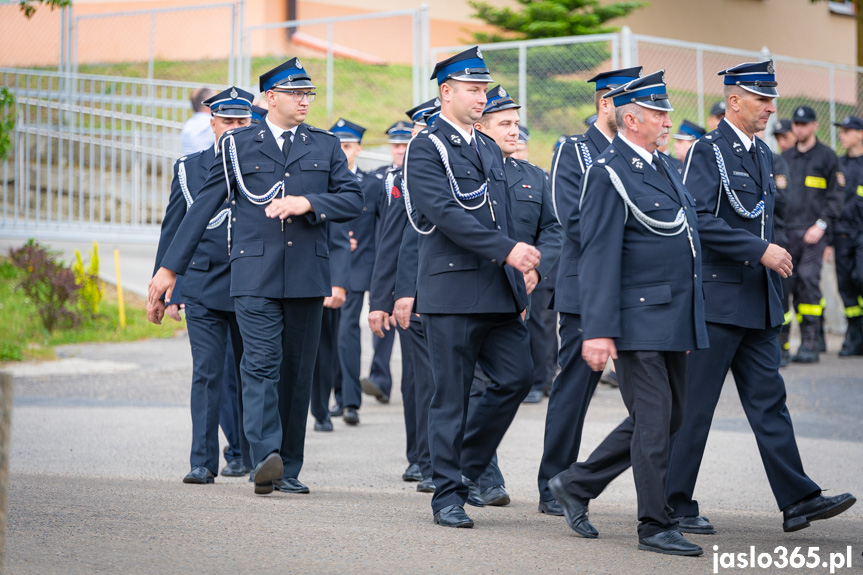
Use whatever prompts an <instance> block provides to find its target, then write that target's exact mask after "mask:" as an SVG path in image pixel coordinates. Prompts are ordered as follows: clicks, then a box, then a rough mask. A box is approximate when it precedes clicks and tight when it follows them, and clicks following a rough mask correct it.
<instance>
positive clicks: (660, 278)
mask: <svg viewBox="0 0 863 575" xmlns="http://www.w3.org/2000/svg"><path fill="white" fill-rule="evenodd" d="M605 97H608V98H614V106H615V108H620V107H621V106H623V105H628V104H634V105H637V106H642V107H644V108H648V112H650V111H651V110H659V111H664V110H670V109H671V106H670V104H669V103H668V99H667V94H666V93H665V83H664V81H663V72H662V71H660V72H656V73H654V74H650V75H648V76H645V77H643V78H639V79H636V80H632V81H631V82H629V83H627V84H625V85H623V86H620V87H618V88H616V89H614V90H611V91H610V92H608V93H607V94H606V95H605ZM642 125H643V124H642ZM619 129H621V130H623V131H622V132H620V133H618V135H617V136H615V138H614V140H613V141H612V143H611V146H610V147H609V148H608V149H606V151H605V152H603V153H602V154H601V155H600V156H599V157H598V158H596V159H595V161H594V163H593V164H592V165H591V167H590V168H589V169H588V170H587V173H586V174H585V176H584V179H585V182H584V187H583V198H582V200H581V206H580V209H581V219H580V229H581V260H580V262H579V274H580V275H579V279H580V283H579V287H580V294H581V304H582V309H581V326H582V329H583V330H584V333H583V337H584V339H585V340H590V339H594V338H612V339H613V340H614V344H615V346H616V349H617V355H618V358H617V359H616V360H615V366H616V367H617V374H618V380H619V386H620V392H621V395H622V396H623V400H624V403H625V404H626V407H627V410H628V411H629V418H628V419H627V421H625V422H624V423H623V424H621V425H620V426H619V427H618V428H617V429H615V430H614V431H613V432H612V433H611V435H609V436H608V437H607V438H606V439H605V440H604V441H603V442H602V444H600V446H599V447H597V449H596V450H595V451H594V453H593V454H591V456H590V458H589V459H588V460H587V461H586V462H584V463H574V464H572V465H571V466H570V467H569V468H568V469H566V470H565V471H563V472H561V473H560V474H558V475H556V476H555V477H553V478H551V480H550V481H549V487H550V489H551V491H552V493H553V494H554V495H555V497H556V499H557V500H558V502H559V503H561V505H562V506H563V508H564V511H565V512H566V515H567V521H568V523H569V524H570V526H571V527H572V528H573V529H574V530H576V531H577V532H579V533H580V534H582V535H584V536H586V537H596V536H597V532H596V530H595V529H594V528H593V527H592V526H591V525H590V524H589V522H588V521H587V504H588V501H589V499H590V498H592V497H595V496H596V495H597V494H598V493H600V492H601V491H602V489H603V488H604V487H605V486H606V485H608V482H609V481H610V480H611V479H612V478H613V477H614V476H616V474H618V473H619V472H620V469H621V467H623V468H625V466H622V465H621V464H620V462H621V461H624V462H626V461H627V460H628V459H629V458H630V456H631V460H632V466H633V475H634V478H635V488H636V493H637V496H638V519H639V525H638V535H639V548H641V549H647V550H652V551H658V550H661V549H663V548H668V547H669V546H671V545H674V546H675V547H678V548H679V550H680V551H681V552H680V553H679V554H700V553H701V548H700V547H697V546H695V545H692V544H690V543H688V542H686V541H685V539H683V538H682V537H680V535H679V533H676V526H675V524H674V522H673V520H672V518H671V517H670V516H669V514H668V509H667V506H666V504H665V480H666V468H667V463H668V443H669V434H670V432H671V433H673V432H674V430H676V428H677V427H678V426H679V425H680V422H681V419H682V408H683V400H684V394H685V379H686V352H687V351H688V350H694V349H700V348H704V347H706V346H707V343H708V341H707V333H706V329H705V325H704V301H703V299H702V293H701V290H702V285H701V253H700V247H699V241H698V229H697V218H696V214H695V207H694V206H695V202H694V200H693V198H692V197H691V196H690V195H689V193H688V192H687V191H686V188H685V187H684V185H683V182H682V181H681V179H680V176H679V175H678V174H677V171H676V170H674V169H673V168H672V167H671V164H669V163H668V162H667V160H666V159H665V157H664V156H663V155H661V154H656V153H654V154H652V155H650V152H649V151H648V150H646V149H644V148H638V149H636V147H635V146H634V145H633V144H630V143H629V142H628V141H627V140H625V139H624V137H623V134H624V133H626V131H625V128H624V127H623V126H619ZM656 254H662V257H661V258H657V256H656ZM561 295H563V294H561ZM587 527H589V529H588V528H587ZM662 552H669V551H662Z"/></svg>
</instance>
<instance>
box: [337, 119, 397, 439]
mask: <svg viewBox="0 0 863 575" xmlns="http://www.w3.org/2000/svg"><path fill="white" fill-rule="evenodd" d="M331 131H332V132H333V133H334V134H336V136H338V138H339V140H340V141H341V143H342V150H343V151H344V152H345V155H346V156H347V157H348V167H349V168H350V169H351V171H352V172H354V174H355V175H356V177H357V180H358V181H359V183H360V187H361V188H362V190H363V212H362V214H361V215H360V217H358V218H356V219H355V220H352V221H351V222H349V223H346V224H338V226H339V227H342V226H344V227H345V228H346V229H347V232H348V234H349V236H350V237H351V238H352V239H353V240H354V242H352V251H351V271H350V275H349V280H348V285H347V286H345V287H346V288H347V299H346V300H345V305H344V306H343V307H342V309H341V314H340V316H341V317H340V319H339V332H338V340H337V341H338V349H339V363H340V367H341V382H342V383H341V388H342V399H341V405H342V407H343V408H344V412H343V420H344V422H345V423H347V424H348V425H357V424H358V423H359V422H360V417H359V414H358V413H357V410H359V408H360V404H361V403H362V396H363V393H362V386H361V384H360V359H361V351H362V349H361V345H360V313H361V312H362V309H363V300H364V299H365V294H366V291H368V289H369V286H370V284H371V281H372V267H373V266H374V263H375V243H376V236H377V227H378V223H379V222H380V215H381V209H382V203H383V194H384V182H383V179H382V178H378V177H375V174H371V173H366V172H363V171H362V170H360V169H359V168H357V166H356V159H357V156H358V155H359V153H360V152H361V151H362V140H363V134H364V133H365V131H366V129H365V128H363V127H362V126H360V125H358V124H355V123H353V122H351V121H349V120H345V119H344V118H339V119H338V120H337V121H336V123H335V125H334V126H333V127H332V128H331ZM353 246H356V247H355V248H354V247H353ZM388 400H389V395H387V401H388Z"/></svg>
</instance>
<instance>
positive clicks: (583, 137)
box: [569, 134, 588, 142]
mask: <svg viewBox="0 0 863 575" xmlns="http://www.w3.org/2000/svg"><path fill="white" fill-rule="evenodd" d="M569 139H570V141H572V142H586V141H587V140H588V137H587V134H576V135H574V136H570V137H569Z"/></svg>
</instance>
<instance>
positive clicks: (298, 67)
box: [294, 59, 303, 70]
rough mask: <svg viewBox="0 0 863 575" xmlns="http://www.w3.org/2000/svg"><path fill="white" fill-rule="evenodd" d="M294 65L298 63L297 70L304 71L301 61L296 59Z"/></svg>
mask: <svg viewBox="0 0 863 575" xmlns="http://www.w3.org/2000/svg"><path fill="white" fill-rule="evenodd" d="M294 63H296V65H297V69H298V70H302V69H303V65H302V64H300V61H299V60H296V59H295V60H294Z"/></svg>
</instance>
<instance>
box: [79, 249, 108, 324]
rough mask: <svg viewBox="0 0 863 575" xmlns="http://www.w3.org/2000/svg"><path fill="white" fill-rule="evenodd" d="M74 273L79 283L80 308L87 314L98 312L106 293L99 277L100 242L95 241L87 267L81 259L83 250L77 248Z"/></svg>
mask: <svg viewBox="0 0 863 575" xmlns="http://www.w3.org/2000/svg"><path fill="white" fill-rule="evenodd" d="M72 273H74V274H75V283H76V284H78V296H79V297H78V309H79V310H80V311H81V312H83V313H86V314H90V315H96V314H98V313H99V304H100V303H101V302H102V296H103V295H104V294H105V286H104V283H103V282H102V280H100V279H99V244H97V243H96V242H93V251H91V252H90V263H89V264H87V267H86V268H85V267H84V262H83V261H82V260H81V252H79V251H78V250H75V263H74V264H72Z"/></svg>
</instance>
